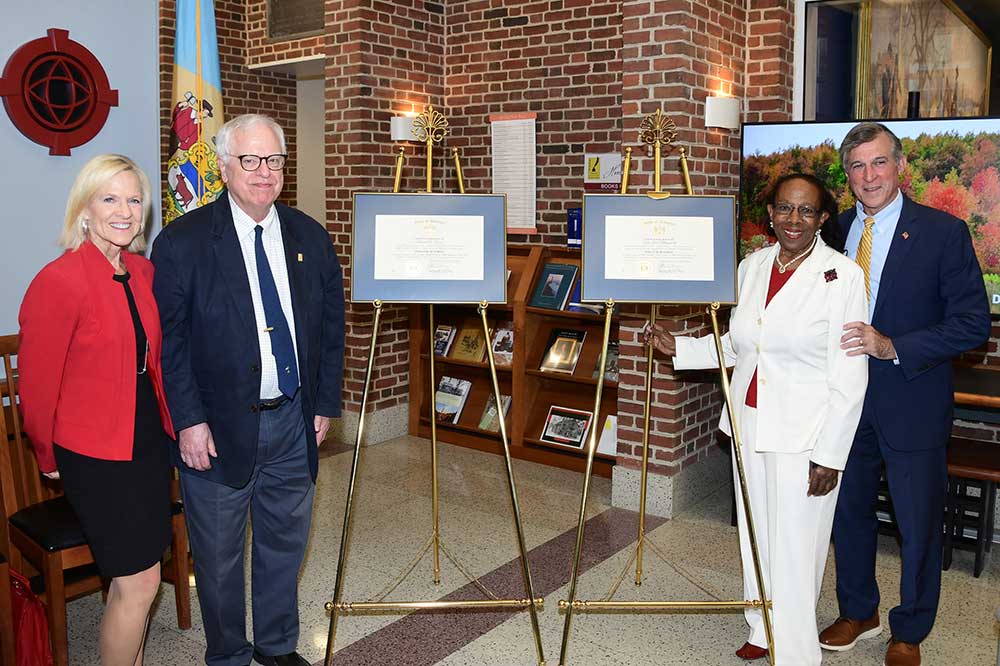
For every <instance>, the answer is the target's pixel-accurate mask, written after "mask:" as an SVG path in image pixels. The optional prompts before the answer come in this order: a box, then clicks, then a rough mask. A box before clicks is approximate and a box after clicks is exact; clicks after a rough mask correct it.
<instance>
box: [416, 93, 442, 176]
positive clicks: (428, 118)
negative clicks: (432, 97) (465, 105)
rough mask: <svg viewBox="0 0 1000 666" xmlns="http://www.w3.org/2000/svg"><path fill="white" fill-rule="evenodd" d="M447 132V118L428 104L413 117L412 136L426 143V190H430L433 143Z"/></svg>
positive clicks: (440, 139) (439, 141) (439, 140)
mask: <svg viewBox="0 0 1000 666" xmlns="http://www.w3.org/2000/svg"><path fill="white" fill-rule="evenodd" d="M447 133H448V119H447V118H445V117H444V114H443V113H441V112H440V111H435V110H434V107H433V106H431V105H430V104H428V105H427V108H426V109H425V110H424V112H423V113H421V114H420V115H419V116H417V117H416V118H414V119H413V136H415V137H416V138H417V141H422V142H424V143H425V144H427V191H428V192H430V191H431V189H432V188H431V185H432V183H433V180H432V178H431V164H432V160H431V156H432V155H433V154H434V144H435V143H441V141H443V140H444V136H445V134H447Z"/></svg>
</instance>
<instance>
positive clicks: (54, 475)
mask: <svg viewBox="0 0 1000 666" xmlns="http://www.w3.org/2000/svg"><path fill="white" fill-rule="evenodd" d="M42 476H44V477H45V478H46V479H52V480H53V481H58V480H59V470H56V471H54V472H42Z"/></svg>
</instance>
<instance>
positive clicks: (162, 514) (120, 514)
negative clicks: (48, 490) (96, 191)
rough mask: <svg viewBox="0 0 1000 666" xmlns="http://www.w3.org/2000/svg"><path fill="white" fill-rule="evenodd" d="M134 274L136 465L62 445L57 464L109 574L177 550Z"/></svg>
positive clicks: (124, 279)
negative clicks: (173, 547) (171, 547)
mask: <svg viewBox="0 0 1000 666" xmlns="http://www.w3.org/2000/svg"><path fill="white" fill-rule="evenodd" d="M128 279H129V274H128V273H125V274H124V275H115V276H114V280H115V281H116V282H119V283H120V284H121V285H122V288H123V289H124V290H125V298H126V300H127V301H128V307H129V310H130V311H131V313H132V325H133V326H134V327H135V343H136V373H137V374H136V382H135V430H134V435H133V442H132V460H123V461H119V460H102V459H99V458H91V457H90V456H86V455H82V454H80V453H76V452H74V451H70V450H68V449H64V448H62V447H61V446H59V445H58V444H56V445H55V446H54V447H53V448H54V450H55V457H56V465H57V467H58V469H59V476H60V477H61V478H62V482H63V488H64V490H65V491H66V497H67V499H68V500H69V503H70V504H71V505H72V506H73V510H74V511H75V512H76V515H77V517H78V518H79V519H80V524H81V525H82V527H83V533H84V535H85V536H86V537H87V543H88V544H89V545H90V549H91V551H92V552H93V553H94V559H95V560H96V561H97V567H98V569H100V571H101V575H102V576H106V577H109V578H113V577H117V576H128V575H131V574H134V573H138V572H140V571H144V570H145V569H148V568H149V567H150V566H152V565H153V564H155V563H156V562H158V561H159V560H160V558H161V557H163V553H164V551H165V550H166V549H167V547H168V546H169V545H170V537H171V525H170V457H169V452H168V449H167V435H166V432H164V430H163V422H162V421H161V420H160V409H159V405H158V403H157V401H156V393H155V392H154V390H153V383H152V381H150V378H149V372H148V371H147V370H146V367H147V363H146V355H147V353H148V352H147V342H146V332H145V330H144V329H143V327H142V321H141V320H140V319H139V311H138V309H137V308H136V305H135V298H134V297H133V295H132V289H131V288H130V287H129V284H128Z"/></svg>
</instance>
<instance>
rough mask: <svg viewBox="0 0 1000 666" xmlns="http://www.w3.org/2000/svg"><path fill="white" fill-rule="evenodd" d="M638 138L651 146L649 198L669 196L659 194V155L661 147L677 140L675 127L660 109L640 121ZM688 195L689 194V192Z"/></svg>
mask: <svg viewBox="0 0 1000 666" xmlns="http://www.w3.org/2000/svg"><path fill="white" fill-rule="evenodd" d="M639 138H640V139H641V140H642V142H643V143H646V144H649V145H651V146H653V166H654V170H653V191H652V192H650V193H649V196H652V197H654V198H655V197H657V196H669V195H662V193H661V192H660V154H661V147H662V146H670V145H671V144H672V143H673V142H674V141H675V140H676V139H677V125H675V124H674V121H672V120H671V119H670V118H667V117H666V116H665V115H663V113H662V112H661V111H660V109H657V110H656V113H651V114H649V115H648V116H645V117H644V118H643V119H642V122H641V123H640V124H639ZM689 194H690V192H689Z"/></svg>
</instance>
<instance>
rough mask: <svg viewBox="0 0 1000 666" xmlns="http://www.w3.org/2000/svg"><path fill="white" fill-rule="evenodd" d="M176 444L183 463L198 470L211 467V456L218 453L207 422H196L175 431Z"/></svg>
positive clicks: (214, 456) (215, 456)
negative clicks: (177, 431)
mask: <svg viewBox="0 0 1000 666" xmlns="http://www.w3.org/2000/svg"><path fill="white" fill-rule="evenodd" d="M177 444H178V446H179V448H180V450H181V460H183V461H184V464H185V465H187V466H188V467H190V468H191V469H196V470H198V471H199V472H204V471H206V470H209V469H212V461H211V458H217V457H218V454H217V453H216V452H215V440H214V439H212V431H211V430H210V429H209V427H208V424H207V423H198V424H196V425H193V426H190V427H188V428H184V429H183V430H181V431H180V432H179V433H177Z"/></svg>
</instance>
